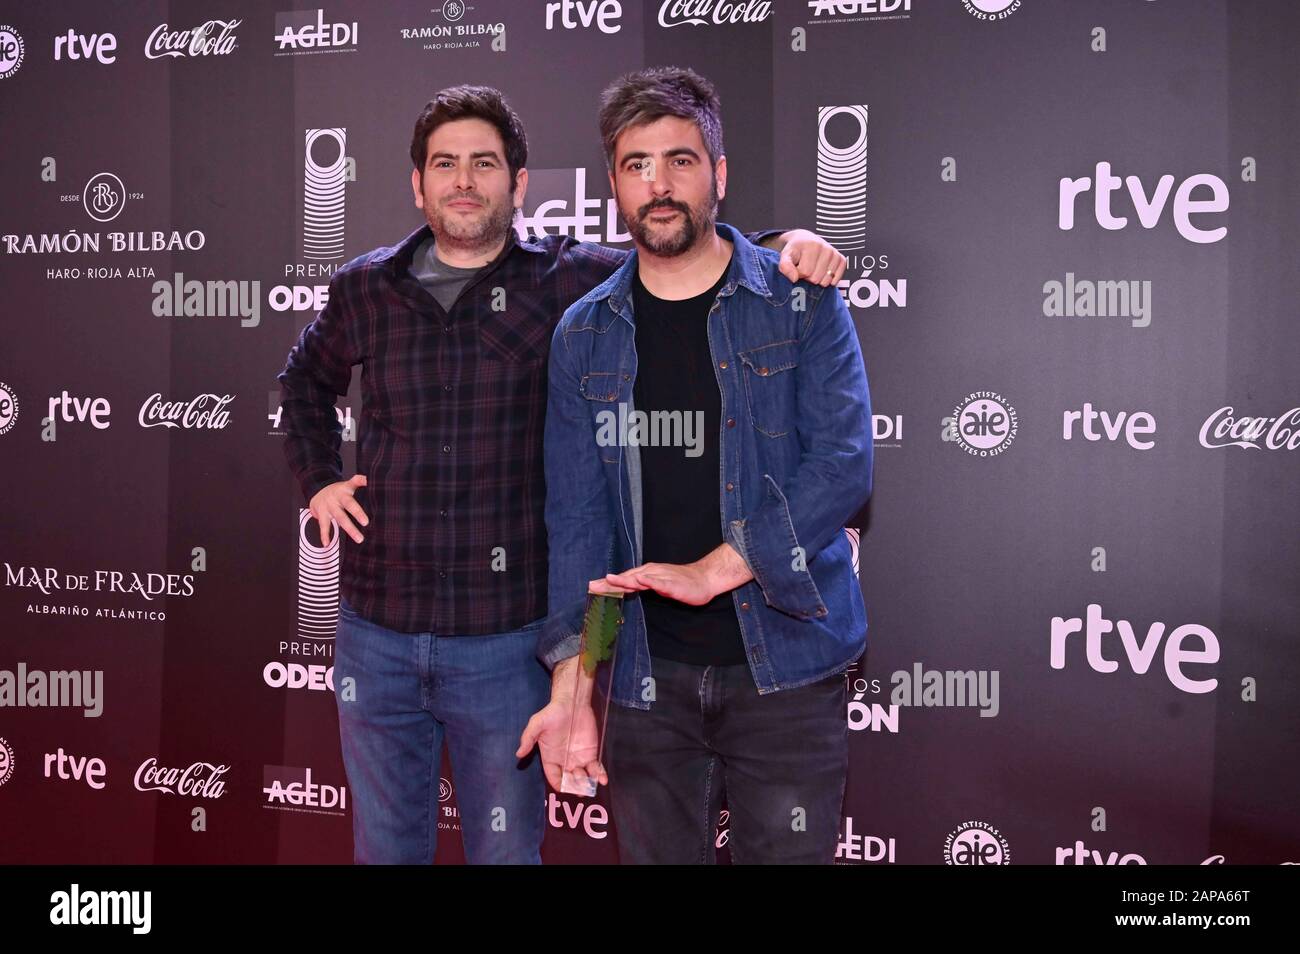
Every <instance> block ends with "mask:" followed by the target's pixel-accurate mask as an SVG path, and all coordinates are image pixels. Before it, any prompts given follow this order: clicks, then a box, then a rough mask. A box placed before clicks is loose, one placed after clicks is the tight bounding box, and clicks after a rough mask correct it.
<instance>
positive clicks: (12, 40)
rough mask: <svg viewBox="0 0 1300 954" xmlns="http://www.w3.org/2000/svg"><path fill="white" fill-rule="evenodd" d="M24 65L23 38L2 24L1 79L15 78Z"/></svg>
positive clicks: (0, 26) (0, 48)
mask: <svg viewBox="0 0 1300 954" xmlns="http://www.w3.org/2000/svg"><path fill="white" fill-rule="evenodd" d="M22 65H23V38H22V36H21V35H20V34H19V32H18V31H17V30H15V29H14V28H13V27H11V26H10V25H9V24H7V23H3V24H0V79H8V78H9V77H11V76H13V75H14V74H15V73H17V72H18V67H20V66H22Z"/></svg>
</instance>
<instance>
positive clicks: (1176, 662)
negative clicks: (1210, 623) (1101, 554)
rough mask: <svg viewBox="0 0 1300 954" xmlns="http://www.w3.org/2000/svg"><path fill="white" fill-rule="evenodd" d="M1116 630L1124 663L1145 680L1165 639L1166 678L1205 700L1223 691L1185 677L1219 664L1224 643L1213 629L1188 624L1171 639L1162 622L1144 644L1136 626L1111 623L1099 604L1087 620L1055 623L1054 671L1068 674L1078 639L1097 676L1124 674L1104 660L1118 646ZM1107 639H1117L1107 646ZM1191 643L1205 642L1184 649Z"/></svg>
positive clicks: (1154, 625) (1115, 664)
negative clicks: (1188, 668)
mask: <svg viewBox="0 0 1300 954" xmlns="http://www.w3.org/2000/svg"><path fill="white" fill-rule="evenodd" d="M1116 628H1118V629H1119V642H1120V648H1121V649H1122V651H1123V656H1122V658H1124V659H1126V660H1127V661H1128V664H1129V666H1130V668H1132V670H1133V671H1134V672H1135V673H1137V674H1138V675H1139V676H1141V675H1144V674H1145V673H1146V671H1147V670H1148V669H1150V668H1151V663H1152V662H1153V661H1154V660H1155V657H1156V651H1157V650H1158V649H1159V648H1160V641H1161V640H1162V639H1163V640H1164V643H1165V651H1164V663H1165V675H1166V676H1167V677H1168V678H1169V681H1170V682H1171V683H1173V684H1174V686H1175V687H1176V688H1178V689H1181V690H1182V691H1183V692H1190V693H1193V694H1197V695H1199V694H1201V693H1205V692H1213V691H1214V689H1215V687H1217V686H1218V685H1219V680H1217V679H1213V678H1210V679H1193V678H1191V677H1190V676H1189V675H1188V674H1187V673H1186V672H1184V671H1183V667H1184V666H1185V665H1187V664H1199V665H1210V664H1212V663H1217V662H1218V661H1219V638H1218V637H1217V636H1215V635H1214V633H1213V632H1212V631H1211V630H1210V629H1209V627H1206V626H1200V625H1198V624H1196V623H1184V624H1183V625H1182V626H1179V627H1177V628H1176V629H1175V630H1174V631H1173V632H1171V633H1170V634H1169V635H1168V637H1166V636H1165V624H1164V623H1161V622H1159V621H1157V622H1154V623H1152V624H1151V626H1150V628H1149V629H1148V630H1147V634H1146V638H1145V639H1143V640H1142V641H1141V642H1139V641H1138V638H1137V634H1136V633H1134V631H1133V624H1132V623H1130V622H1129V621H1128V620H1126V619H1121V620H1115V621H1111V620H1108V619H1106V617H1104V616H1102V615H1101V606H1099V605H1098V604H1096V603H1089V604H1088V609H1087V612H1086V613H1085V619H1080V618H1079V617H1077V616H1076V617H1074V618H1072V619H1065V618H1063V617H1060V616H1053V617H1052V639H1051V645H1052V668H1053V669H1064V668H1065V648H1066V643H1067V642H1068V641H1069V638H1070V637H1071V636H1072V635H1074V634H1076V633H1077V634H1079V635H1080V636H1082V637H1083V640H1084V645H1085V650H1084V653H1085V656H1086V658H1087V660H1088V665H1089V666H1091V667H1092V668H1093V670H1094V671H1096V672H1115V670H1117V669H1119V662H1118V661H1117V660H1114V659H1107V658H1106V656H1104V655H1103V654H1102V650H1103V649H1104V648H1105V647H1106V646H1114V644H1115V640H1114V636H1115V630H1116ZM1103 636H1110V637H1111V638H1110V639H1109V640H1107V641H1106V643H1105V644H1104V645H1103V643H1102V637H1103ZM1189 639H1191V640H1199V641H1200V643H1201V648H1199V649H1193V648H1187V649H1184V648H1183V643H1184V642H1186V641H1187V640H1189ZM1075 642H1078V640H1076V641H1075Z"/></svg>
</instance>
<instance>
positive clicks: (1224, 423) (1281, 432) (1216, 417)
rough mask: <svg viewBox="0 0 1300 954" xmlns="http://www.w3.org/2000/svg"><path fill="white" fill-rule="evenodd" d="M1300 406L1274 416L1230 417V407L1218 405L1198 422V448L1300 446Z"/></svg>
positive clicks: (1231, 412) (1288, 447)
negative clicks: (1199, 429) (1261, 443)
mask: <svg viewBox="0 0 1300 954" xmlns="http://www.w3.org/2000/svg"><path fill="white" fill-rule="evenodd" d="M1296 425H1300V407H1293V408H1291V410H1289V411H1285V412H1283V413H1282V414H1281V415H1279V416H1278V417H1233V410H1232V406H1231V405H1229V406H1228V407H1221V408H1219V409H1218V410H1217V411H1215V412H1214V413H1213V414H1211V415H1210V416H1209V417H1208V418H1206V419H1205V423H1204V424H1202V425H1201V446H1202V447H1255V448H1258V447H1259V446H1260V440H1261V439H1262V440H1263V442H1264V444H1263V446H1264V447H1265V448H1267V449H1268V450H1295V449H1296V448H1297V447H1300V427H1298V426H1296Z"/></svg>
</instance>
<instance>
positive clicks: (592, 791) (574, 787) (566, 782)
mask: <svg viewBox="0 0 1300 954" xmlns="http://www.w3.org/2000/svg"><path fill="white" fill-rule="evenodd" d="M560 791H561V792H562V793H564V794H565V795H581V796H583V797H584V798H595V797H596V780H595V779H594V778H590V777H588V776H578V775H573V774H572V773H570V772H565V773H564V774H563V775H562V776H560Z"/></svg>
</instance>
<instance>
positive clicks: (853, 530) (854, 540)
mask: <svg viewBox="0 0 1300 954" xmlns="http://www.w3.org/2000/svg"><path fill="white" fill-rule="evenodd" d="M844 532H845V533H846V534H848V537H849V549H850V550H852V551H853V575H854V576H857V575H858V549H859V547H860V545H861V538H862V531H861V530H859V529H858V528H857V527H845V528H844Z"/></svg>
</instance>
